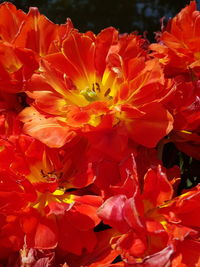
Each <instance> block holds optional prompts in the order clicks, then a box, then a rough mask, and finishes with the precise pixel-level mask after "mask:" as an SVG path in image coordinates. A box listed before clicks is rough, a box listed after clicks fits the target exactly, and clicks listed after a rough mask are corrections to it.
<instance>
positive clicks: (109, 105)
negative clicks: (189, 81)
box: [20, 28, 173, 147]
mask: <svg viewBox="0 0 200 267" xmlns="http://www.w3.org/2000/svg"><path fill="white" fill-rule="evenodd" d="M130 43H133V44H134V46H135V47H136V51H138V55H135V54H134V53H131V52H129V46H131V44H130ZM102 44H103V45H102ZM140 46H141V40H140V39H139V38H138V37H137V36H134V35H131V36H126V37H122V39H121V37H118V33H117V31H116V30H115V29H113V28H108V29H105V30H104V31H102V32H101V33H100V34H99V35H97V36H94V35H92V34H91V33H86V34H81V33H78V32H75V31H73V32H71V33H70V34H69V35H68V36H67V38H66V39H65V41H64V42H63V48H62V52H60V53H56V54H51V55H48V56H46V57H45V58H44V60H42V61H41V67H40V70H41V71H40V73H39V74H35V75H33V77H32V79H31V81H30V83H29V85H28V87H27V91H26V93H27V95H28V96H29V97H30V98H32V99H33V100H34V101H33V103H32V107H30V108H27V109H25V110H24V111H23V112H22V113H21V115H20V118H21V120H22V121H23V122H24V123H25V125H24V131H25V132H26V133H28V134H30V135H32V136H34V137H35V138H37V139H39V140H40V141H42V142H44V143H45V144H47V145H48V146H50V147H61V146H63V145H64V144H65V143H66V142H70V141H71V140H72V139H73V138H74V136H75V135H76V134H77V133H82V134H87V133H89V132H92V131H107V130H109V129H112V128H113V127H114V128H115V129H118V126H120V127H121V126H122V127H125V129H126V131H127V135H129V136H130V137H131V138H132V139H133V140H134V141H136V142H138V143H139V144H142V145H145V146H147V147H154V146H155V145H156V144H157V142H158V141H159V140H160V139H161V138H162V137H163V136H165V135H166V134H167V133H169V132H170V130H171V129H172V122H173V119H172V117H171V115H170V113H169V112H168V111H167V110H166V109H164V107H163V106H162V104H161V102H162V101H163V99H164V98H165V97H166V96H167V95H168V94H169V93H170V92H171V86H172V84H171V83H170V81H168V80H165V79H164V76H163V73H162V69H161V68H160V66H159V63H158V61H157V60H148V61H145V58H144V54H145V51H144V50H143V49H142V48H141V47H140ZM131 49H133V47H132V46H131ZM131 49H130V51H131ZM123 57H124V58H123ZM38 88H40V89H39V90H38ZM44 129H45V131H44ZM146 133H148V137H147V135H146Z"/></svg>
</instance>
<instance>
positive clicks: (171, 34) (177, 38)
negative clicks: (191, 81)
mask: <svg viewBox="0 0 200 267" xmlns="http://www.w3.org/2000/svg"><path fill="white" fill-rule="evenodd" d="M199 14H200V12H199V11H197V10H196V2H195V1H191V2H190V4H189V5H188V6H187V7H185V8H184V9H182V10H181V12H180V13H179V14H178V15H177V16H175V17H174V18H173V19H171V20H170V22H169V23H168V25H167V27H166V29H165V30H164V32H163V33H162V34H161V44H153V45H151V46H150V48H151V49H152V50H154V51H155V55H156V56H157V57H158V58H160V62H161V63H162V64H164V65H165V71H166V74H167V75H168V76H170V77H171V76H174V75H177V74H183V73H185V75H191V76H192V77H193V78H195V73H199V66H200V65H199V64H200V49H199V43H200V37H199V24H200V15H199Z"/></svg>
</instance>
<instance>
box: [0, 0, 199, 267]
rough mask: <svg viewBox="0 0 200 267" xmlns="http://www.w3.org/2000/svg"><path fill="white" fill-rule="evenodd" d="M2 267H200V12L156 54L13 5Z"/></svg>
mask: <svg viewBox="0 0 200 267" xmlns="http://www.w3.org/2000/svg"><path fill="white" fill-rule="evenodd" d="M0 38H1V41H0V112H1V114H0V226H1V229H0V264H1V265H0V266H24V267H25V266H35V267H41V266H69V267H79V266H83V267H86V266H87V267H103V266H104V267H105V266H107V267H108V266H113V267H120V266H124V267H128V266H132V267H133V266H141V267H142V266H145V267H154V266H155V267H156V266H160V267H161V266H173V267H184V266H185V267H186V266H187V267H192V266H194V267H195V266H196V267H197V266H200V240H199V238H200V213H199V212H200V187H199V186H198V185H197V186H195V187H192V188H191V189H187V190H186V189H183V190H182V192H181V194H180V192H179V193H177V188H178V187H179V184H180V181H181V178H180V169H179V166H174V167H172V168H170V169H166V168H165V167H164V166H163V164H162V150H163V147H164V145H165V144H166V143H168V142H173V143H174V144H175V145H176V146H177V148H178V149H179V150H180V151H183V152H184V153H186V154H187V155H189V156H191V157H193V158H196V159H200V137H199V132H200V98H199V96H200V12H199V11H196V4H195V2H191V3H190V5H189V6H187V7H186V8H185V9H183V10H182V11H181V12H180V13H179V14H178V15H177V16H176V17H174V18H173V19H172V20H171V21H170V22H169V23H168V25H167V26H166V28H165V29H164V30H163V32H161V33H160V34H159V40H158V43H156V44H149V42H148V41H147V40H146V39H145V38H142V37H140V36H138V35H136V34H123V35H121V34H119V32H118V31H117V30H116V29H115V28H112V27H110V28H107V29H104V30H102V31H101V32H100V33H99V34H98V35H95V34H94V33H92V32H86V33H80V32H79V31H78V30H77V29H75V28H74V27H73V25H72V23H71V21H70V20H69V19H68V20H67V22H66V24H63V25H56V24H54V23H52V22H51V21H49V20H48V19H47V18H46V17H45V16H44V15H41V14H40V13H39V12H38V10H37V8H30V11H29V12H28V14H26V13H24V12H23V11H21V10H17V9H16V7H15V6H14V5H12V4H11V3H3V4H1V5H0Z"/></svg>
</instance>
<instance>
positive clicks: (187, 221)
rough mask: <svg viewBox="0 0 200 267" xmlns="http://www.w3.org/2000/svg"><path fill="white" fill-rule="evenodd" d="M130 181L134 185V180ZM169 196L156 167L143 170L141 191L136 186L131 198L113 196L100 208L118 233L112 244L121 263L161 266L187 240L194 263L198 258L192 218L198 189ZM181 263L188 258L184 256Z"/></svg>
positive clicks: (168, 184) (197, 234)
mask: <svg viewBox="0 0 200 267" xmlns="http://www.w3.org/2000/svg"><path fill="white" fill-rule="evenodd" d="M133 182H134V183H136V184H137V181H136V180H135V181H133ZM172 195H173V189H172V186H171V184H170V183H169V181H168V180H167V177H166V175H165V173H164V172H163V171H162V170H161V167H158V168H157V170H152V169H149V170H148V172H147V173H146V175H145V177H144V185H143V186H142V188H141V193H140V189H139V186H138V187H137V189H136V191H135V193H134V194H133V197H131V198H128V197H127V196H126V195H122V194H121V195H115V196H112V197H111V198H109V199H107V200H106V201H105V202H104V204H103V205H102V206H101V207H100V208H99V210H98V215H99V216H100V218H102V219H103V221H104V223H106V224H109V225H110V226H112V227H113V228H114V229H116V230H117V231H118V232H119V234H118V235H117V236H115V237H113V238H112V239H111V244H112V247H113V249H115V250H117V251H119V252H120V254H121V257H122V259H123V260H124V262H126V263H128V264H136V265H138V266H140V265H141V264H149V265H150V266H154V265H155V264H159V265H160V266H164V265H167V264H169V263H170V262H171V259H173V258H174V259H175V258H176V257H177V255H180V254H181V253H183V251H182V244H183V243H184V242H186V244H187V242H188V241H189V242H190V243H191V244H194V247H195V251H194V255H196V256H195V259H194V262H195V263H197V262H198V261H199V260H200V257H199V255H198V250H197V249H198V247H199V243H198V238H199V231H198V227H199V220H197V221H196V222H195V220H194V216H196V212H195V210H196V209H198V206H199V196H200V195H199V188H196V189H194V190H193V191H190V192H188V193H186V194H185V195H181V196H179V197H177V198H174V199H173V198H172ZM192 207H193V208H192ZM195 244H196V245H195ZM197 255H198V256H197ZM184 262H188V260H186V261H185V260H184V258H183V263H184ZM175 266H176V265H175Z"/></svg>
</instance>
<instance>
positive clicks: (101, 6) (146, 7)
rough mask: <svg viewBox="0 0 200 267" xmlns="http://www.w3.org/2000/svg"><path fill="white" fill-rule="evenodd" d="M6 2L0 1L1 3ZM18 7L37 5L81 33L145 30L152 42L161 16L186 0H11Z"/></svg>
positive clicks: (56, 19)
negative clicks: (115, 29)
mask: <svg viewBox="0 0 200 267" xmlns="http://www.w3.org/2000/svg"><path fill="white" fill-rule="evenodd" d="M2 2H5V1H0V3H2ZM10 2H12V3H13V4H15V5H16V6H17V7H18V8H21V9H23V10H24V11H26V12H27V11H28V9H29V7H30V6H37V7H38V8H39V10H40V12H41V13H43V14H45V15H46V16H47V17H48V18H49V19H50V20H52V21H53V22H55V23H64V22H65V21H66V18H67V17H70V18H71V19H72V21H73V23H74V26H75V27H76V28H78V29H79V30H80V31H81V32H85V31H88V30H92V31H94V32H95V33H98V32H99V31H100V30H101V29H103V28H105V27H108V26H114V27H116V28H117V29H119V30H120V32H121V33H124V32H128V33H130V32H133V31H135V30H137V31H138V32H139V34H142V33H143V32H144V31H147V37H148V38H149V39H150V40H151V41H152V40H153V36H154V32H155V31H159V30H160V19H161V18H162V17H165V18H166V19H165V20H168V19H169V18H170V17H173V16H174V15H176V14H177V13H178V12H179V11H180V10H181V9H182V8H183V7H185V6H186V4H188V3H189V0H176V1H175V0H43V1H41V0H11V1H10ZM197 2H200V1H197Z"/></svg>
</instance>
